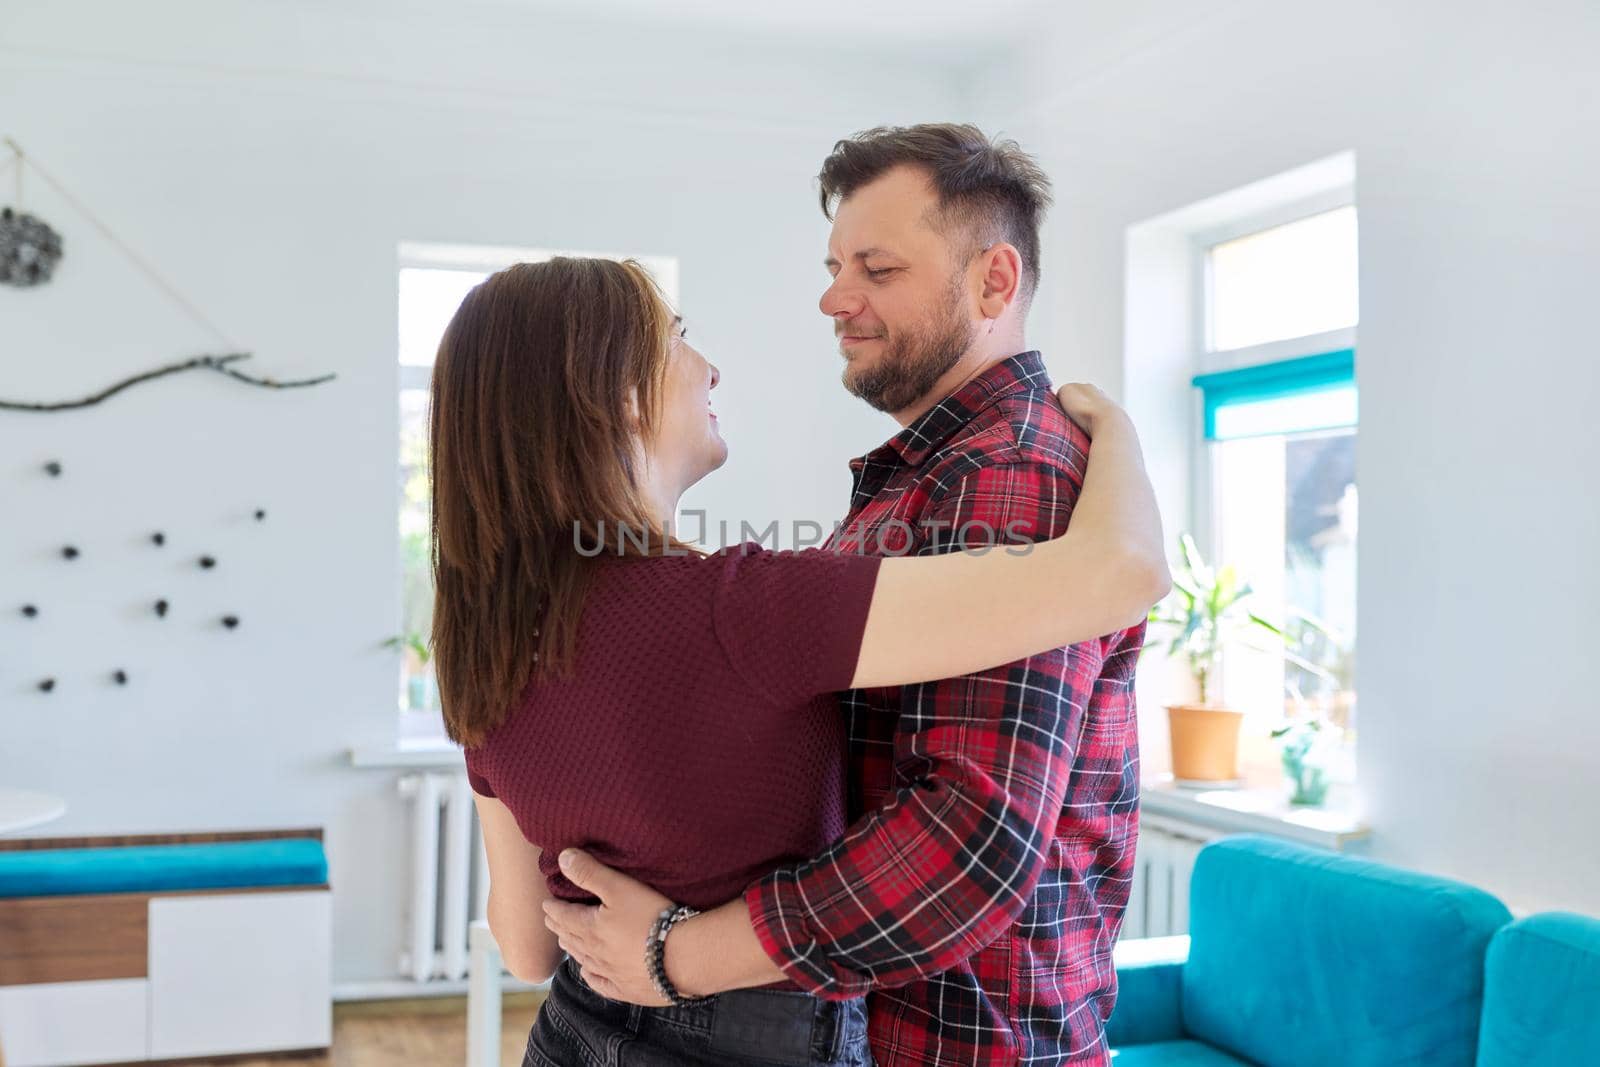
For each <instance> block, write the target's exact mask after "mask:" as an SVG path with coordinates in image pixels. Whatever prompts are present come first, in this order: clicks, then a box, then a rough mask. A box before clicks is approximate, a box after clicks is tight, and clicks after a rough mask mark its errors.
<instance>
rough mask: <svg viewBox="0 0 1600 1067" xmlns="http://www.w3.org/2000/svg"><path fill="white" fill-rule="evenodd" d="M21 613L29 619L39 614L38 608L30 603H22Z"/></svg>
mask: <svg viewBox="0 0 1600 1067" xmlns="http://www.w3.org/2000/svg"><path fill="white" fill-rule="evenodd" d="M22 613H23V614H24V615H26V616H27V617H28V618H30V619H31V618H34V617H35V616H36V615H38V614H39V609H38V608H36V607H34V606H33V605H32V604H24V605H22Z"/></svg>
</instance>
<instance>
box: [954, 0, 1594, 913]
mask: <svg viewBox="0 0 1600 1067" xmlns="http://www.w3.org/2000/svg"><path fill="white" fill-rule="evenodd" d="M1034 41H1035V43H1034V45H1033V46H1032V47H1031V48H1030V49H1029V51H1028V52H1027V54H1026V55H1025V56H1023V57H1021V58H1020V59H1019V61H1018V62H1017V63H1014V64H1011V65H1007V66H1004V67H994V68H992V69H991V70H989V71H988V72H987V74H986V75H985V76H984V77H983V78H982V79H981V81H980V84H979V85H978V86H977V87H976V90H975V91H976V93H977V97H978V100H979V108H980V114H981V115H982V116H983V117H984V119H985V121H987V122H989V123H990V124H991V125H997V126H1003V127H1005V128H1007V129H1009V130H1010V131H1011V132H1013V133H1014V134H1016V135H1017V136H1019V137H1020V138H1021V139H1022V140H1023V142H1024V143H1025V144H1027V145H1029V146H1030V147H1033V148H1035V149H1037V150H1039V152H1040V153H1041V155H1042V156H1043V158H1044V160H1045V162H1046V165H1047V168H1048V170H1049V171H1050V173H1051V174H1052V176H1053V177H1054V179H1055V182H1056V186H1057V189H1058V192H1059V194H1060V198H1059V203H1058V206H1057V207H1056V209H1055V211H1054V212H1053V215H1052V218H1051V221H1050V225H1049V232H1048V236H1047V240H1046V248H1045V263H1044V289H1043V292H1044V293H1045V294H1046V296H1045V300H1044V301H1043V302H1042V304H1041V306H1040V308H1039V310H1038V311H1037V312H1036V327H1037V328H1036V331H1035V340H1036V342H1038V343H1039V344H1040V345H1041V346H1042V347H1043V348H1044V350H1045V351H1046V354H1047V356H1048V357H1049V360H1050V363H1051V366H1052V369H1053V370H1054V372H1055V376H1056V377H1057V378H1068V377H1087V378H1091V379H1096V380H1103V381H1107V382H1110V383H1112V384H1113V385H1115V386H1119V387H1120V388H1121V389H1122V391H1123V393H1124V395H1125V396H1126V397H1127V398H1128V400H1129V403H1130V404H1131V405H1133V407H1134V409H1135V414H1136V415H1137V416H1139V417H1140V418H1141V422H1142V425H1143V428H1144V432H1145V436H1146V441H1147V448H1148V449H1149V450H1150V452H1151V453H1152V457H1153V459H1154V461H1155V462H1154V463H1153V467H1155V468H1156V469H1157V473H1158V476H1159V477H1160V478H1161V479H1162V491H1163V496H1164V498H1165V501H1166V505H1167V507H1166V514H1167V521H1168V524H1169V526H1177V525H1178V524H1180V523H1185V522H1187V519H1186V518H1185V515H1186V509H1187V505H1186V501H1185V495H1186V492H1185V491H1186V487H1185V484H1184V482H1185V479H1186V478H1187V477H1188V470H1187V467H1186V465H1185V464H1183V463H1181V462H1175V461H1174V459H1173V457H1174V456H1175V455H1178V454H1179V453H1178V452H1177V450H1178V449H1179V448H1180V447H1181V445H1182V443H1183V442H1184V441H1185V440H1187V439H1188V435H1189V433H1190V426H1189V424H1188V422H1187V420H1185V419H1182V418H1181V415H1180V414H1179V413H1178V412H1176V411H1174V409H1173V407H1172V405H1171V404H1170V402H1169V400H1168V394H1166V393H1164V392H1163V390H1162V389H1161V388H1160V387H1159V385H1158V384H1157V383H1155V382H1154V381H1152V380H1150V379H1149V378H1142V377H1141V375H1145V374H1147V373H1148V371H1147V369H1146V368H1141V367H1131V366H1125V365H1124V362H1123V358H1122V357H1123V351H1124V340H1125V336H1126V334H1125V323H1124V319H1123V278H1124V251H1125V240H1126V233H1127V229H1128V227H1130V226H1133V225H1135V224H1137V223H1140V222H1142V221H1144V220H1146V219H1149V218H1152V217H1154V216H1157V215H1161V214H1163V213H1166V212H1169V211H1172V210H1175V209H1177V208H1181V207H1183V206H1185V205H1187V204H1190V203H1192V202H1194V201H1197V200H1201V199H1203V198H1206V197H1210V196H1213V195H1216V194H1218V193H1221V192H1224V191H1226V190H1229V189H1232V188H1234V187H1236V186H1240V185H1243V184H1246V183H1249V182H1253V181H1257V180H1259V179H1262V178H1265V177H1268V176H1271V175H1274V174H1277V173H1279V172H1282V171H1285V170H1288V169H1290V168H1292V167H1296V166H1299V165H1301V164H1305V163H1309V162H1311V161H1313V160H1318V159H1322V158H1324V157H1327V156H1330V155H1332V154H1334V153H1336V152H1341V151H1345V150H1354V152H1355V154H1356V160H1357V163H1356V166H1357V201H1358V207H1359V211H1360V216H1361V325H1360V356H1359V363H1358V374H1359V378H1360V385H1361V437H1360V461H1359V462H1360V467H1359V478H1360V484H1361V512H1362V514H1361V519H1362V529H1361V549H1360V553H1361V555H1360V563H1359V588H1360V601H1361V603H1360V619H1359V629H1360V633H1361V637H1360V664H1359V676H1358V687H1359V690H1360V699H1361V735H1360V738H1359V758H1360V765H1361V779H1362V787H1363V791H1364V792H1365V794H1366V797H1367V809H1368V813H1369V815H1370V820H1371V822H1372V823H1373V825H1374V826H1375V827H1376V835H1375V837H1374V840H1373V842H1372V849H1373V854H1374V855H1376V856H1378V857H1379V858H1385V859H1389V860H1393V861H1396V862H1400V863H1404V864H1408V865H1413V866H1417V867H1420V868H1424V869H1429V870H1433V871H1438V872H1441V873H1446V874H1452V875H1456V876H1459V877H1464V878H1467V879H1470V880H1473V881H1475V882H1478V883H1480V884H1483V885H1485V886H1487V887H1489V888H1491V889H1493V890H1495V891H1497V892H1499V893H1500V894H1501V895H1503V896H1504V897H1505V899H1507V900H1508V901H1509V902H1511V903H1513V904H1514V905H1518V906H1525V907H1530V908H1543V907H1557V906H1561V907H1570V908H1576V909H1581V910H1586V911H1589V912H1591V913H1593V912H1596V911H1600V843H1597V839H1596V835H1595V831H1594V812H1595V803H1594V792H1593V786H1594V782H1595V780H1596V778H1597V776H1600V715H1597V714H1596V712H1597V710H1600V709H1597V703H1600V701H1597V700H1596V696H1595V688H1594V681H1593V670H1592V669H1591V665H1592V664H1593V662H1594V650H1593V636H1592V633H1591V630H1592V627H1593V624H1594V610H1593V604H1594V603H1595V598H1596V595H1597V593H1600V574H1597V563H1596V552H1595V548H1596V545H1597V543H1600V504H1597V503H1596V494H1595V489H1596V486H1597V484H1600V450H1597V449H1595V447H1594V445H1593V441H1592V438H1593V437H1594V430H1593V412H1594V408H1595V402H1596V400H1597V399H1600V388H1597V386H1600V383H1597V373H1596V349H1595V327H1594V313H1593V306H1592V305H1593V298H1592V291H1593V289H1594V285H1595V280H1596V278H1597V277H1600V206H1597V203H1596V197H1597V196H1600V184H1597V181H1596V179H1597V176H1600V115H1597V113H1596V110H1595V108H1596V101H1597V100H1600V74H1597V73H1596V72H1597V71H1600V67H1597V66H1596V65H1595V64H1594V62H1593V57H1594V56H1595V55H1596V54H1600V7H1596V6H1595V5H1594V4H1593V3H1589V2H1583V0H1566V2H1546V3H1542V4H1537V5H1528V6H1525V7H1523V8H1519V9H1517V10H1515V11H1514V12H1513V11H1512V9H1510V8H1506V7H1504V6H1503V5H1491V4H1484V3H1469V4H1460V3H1453V2H1445V0H1427V2H1420V3H1412V4H1404V5H1400V4H1390V3H1382V2H1380V0H1350V2H1346V3H1340V4H1331V3H1307V2H1294V3H1281V2H1272V3H1267V2H1246V3H1234V4H1227V5H1213V6H1212V7H1211V9H1210V10H1209V11H1206V12H1196V11H1195V10H1194V9H1193V7H1192V5H1180V4H1176V3H1152V2H1149V0H1145V2H1136V3H1130V4H1125V5H1115V6H1114V7H1113V6H1110V5H1100V6H1095V5H1089V6H1087V7H1085V6H1082V5H1074V6H1073V7H1072V8H1071V9H1070V12H1069V13H1068V14H1066V15H1062V16H1057V19H1056V21H1054V23H1053V24H1051V25H1048V26H1044V25H1041V26H1040V27H1039V28H1038V31H1037V32H1036V33H1035V34H1034ZM1135 325H1136V326H1137V327H1138V328H1139V329H1143V328H1144V324H1135ZM1145 724H1146V731H1147V732H1151V731H1154V732H1159V731H1160V730H1163V729H1164V716H1163V715H1162V713H1161V711H1160V709H1159V706H1158V705H1157V704H1156V703H1155V702H1154V701H1149V700H1147V701H1146V702H1145ZM1157 744H1159V742H1157Z"/></svg>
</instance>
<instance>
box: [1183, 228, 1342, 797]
mask: <svg viewBox="0 0 1600 1067" xmlns="http://www.w3.org/2000/svg"><path fill="white" fill-rule="evenodd" d="M1198 251H1199V254H1200V256H1201V259H1202V264H1201V266H1202V270H1201V275H1202V277H1203V278H1204V280H1205V300H1204V303H1203V306H1204V309H1205V316H1204V319H1205V321H1204V322H1203V324H1201V329H1202V337H1201V340H1202V342H1203V343H1202V344H1201V345H1200V346H1199V347H1200V350H1201V354H1200V357H1199V360H1198V362H1199V368H1200V370H1201V372H1202V373H1200V374H1199V375H1197V376H1196V377H1195V378H1194V384H1195V386H1197V387H1198V389H1199V391H1200V396H1201V403H1202V410H1203V419H1202V426H1203V441H1202V442H1201V443H1200V445H1199V447H1200V448H1201V449H1202V451H1203V453H1204V460H1203V462H1202V463H1201V464H1200V465H1199V477H1200V479H1201V482H1202V485H1201V489H1202V491H1201V493H1200V494H1199V497H1198V499H1199V501H1200V504H1201V511H1202V514H1201V515H1200V516H1198V519H1199V529H1200V532H1201V533H1202V534H1205V533H1209V542H1210V549H1211V552H1210V555H1211V556H1212V557H1213V558H1214V559H1215V561H1217V562H1218V563H1220V564H1229V565H1232V566H1233V567H1234V568H1235V570H1236V571H1237V573H1238V575H1239V578H1240V580H1241V581H1243V582H1248V583H1249V585H1250V587H1251V589H1252V593H1251V596H1250V598H1249V601H1248V605H1249V607H1250V608H1251V609H1252V611H1253V612H1254V613H1255V614H1257V615H1260V616H1262V617H1263V618H1264V619H1266V620H1268V621H1269V622H1270V623H1272V624H1273V625H1274V626H1276V627H1278V628H1280V629H1281V630H1282V632H1283V635H1284V636H1283V638H1281V639H1279V638H1274V637H1273V636H1272V635H1271V634H1270V633H1269V632H1268V631H1267V630H1265V629H1256V630H1254V634H1255V636H1254V637H1251V638H1248V639H1240V640H1237V641H1235V642H1232V643H1230V644H1229V645H1228V646H1227V647H1226V649H1225V651H1224V652H1223V656H1222V663H1221V671H1220V678H1219V681H1220V683H1221V684H1220V691H1219V692H1218V693H1217V694H1216V696H1217V698H1218V699H1219V700H1220V701H1221V702H1222V703H1224V704H1226V705H1227V706H1229V707H1233V708H1237V709H1239V710H1242V711H1245V712H1247V713H1249V714H1252V715H1255V716H1258V717H1259V718H1260V719H1264V720H1267V721H1269V722H1275V721H1276V720H1279V719H1284V718H1287V719H1291V720H1305V719H1317V720H1321V721H1323V722H1324V723H1327V724H1330V725H1331V726H1332V727H1333V731H1332V734H1333V736H1335V737H1338V738H1339V739H1341V740H1343V741H1345V742H1346V745H1345V746H1344V755H1345V759H1346V766H1345V769H1344V776H1348V775H1350V774H1352V773H1353V757H1352V756H1351V753H1352V752H1353V745H1351V744H1349V742H1350V741H1352V740H1353V738H1354V730H1355V725H1356V723H1355V649H1356V580H1355V559H1356V543H1357V531H1358V499H1359V497H1358V491H1357V481H1356V464H1355V455H1356V433H1357V425H1358V416H1359V412H1358V391H1357V387H1356V374H1355V329H1354V328H1355V325H1356V323H1357V318H1358V315H1357V269H1356V209H1355V207H1354V206H1351V205H1344V206H1338V207H1334V208H1332V209H1325V210H1320V211H1318V212H1317V213H1315V214H1306V215H1303V216H1302V217H1300V218H1296V219H1291V220H1289V221H1281V222H1278V223H1277V224H1275V225H1270V226H1260V227H1257V228H1256V229H1254V231H1253V232H1245V233H1239V232H1233V233H1229V234H1226V235H1224V236H1220V237H1219V236H1218V235H1217V234H1215V233H1213V235H1212V237H1211V238H1210V239H1209V240H1201V241H1200V242H1199V245H1198ZM1205 540H1206V538H1205V537H1204V536H1202V542H1203V543H1204V541H1205Z"/></svg>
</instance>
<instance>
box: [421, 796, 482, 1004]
mask: <svg viewBox="0 0 1600 1067" xmlns="http://www.w3.org/2000/svg"><path fill="white" fill-rule="evenodd" d="M400 795H401V796H402V797H405V798H407V799H408V800H409V801H410V820H409V821H410V826H411V892H410V896H409V907H408V909H407V911H408V915H407V920H406V935H407V938H406V948H405V949H404V950H403V951H402V952H401V953H400V974H401V975H402V976H404V977H406V978H409V979H411V980H412V981H414V982H419V983H427V982H434V981H458V980H460V979H462V978H464V977H465V976H466V974H467V960H468V940H467V939H468V931H469V928H470V927H471V924H472V920H473V919H481V918H484V917H485V916H487V914H488V910H489V909H488V904H489V862H488V857H486V856H485V855H484V852H483V836H482V834H481V833H480V832H479V830H478V820H477V811H476V807H475V805H474V804H473V801H472V787H471V786H470V785H469V784H468V783H467V775H466V772H465V771H458V772H455V773H427V774H408V775H405V776H403V777H401V779H400Z"/></svg>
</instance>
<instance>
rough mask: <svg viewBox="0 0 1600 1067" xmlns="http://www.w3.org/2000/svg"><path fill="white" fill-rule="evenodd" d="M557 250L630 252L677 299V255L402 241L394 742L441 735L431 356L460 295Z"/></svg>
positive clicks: (421, 741)
mask: <svg viewBox="0 0 1600 1067" xmlns="http://www.w3.org/2000/svg"><path fill="white" fill-rule="evenodd" d="M557 255H570V256H600V257H602V258H607V259H622V258H632V259H635V260H638V262H639V263H640V264H641V265H642V266H643V267H644V268H645V269H646V270H648V271H649V272H650V274H651V276H652V277H654V278H655V280H656V283H657V284H658V285H660V287H661V291H662V292H663V293H664V294H665V295H666V298H667V300H668V302H669V303H671V304H672V305H673V306H674V307H676V306H677V305H678V261H677V260H676V259H672V258H667V257H662V256H631V257H624V256H622V255H613V254H609V253H595V252H552V251H543V250H538V249H518V248H484V247H469V246H460V245H423V244H412V243H405V244H402V245H401V246H400V269H399V278H398V290H399V349H400V469H399V498H400V516H399V518H400V612H401V618H400V633H399V637H398V640H397V644H398V645H399V646H400V651H401V666H400V699H399V705H400V729H399V742H400V744H401V745H402V746H406V745H429V744H438V743H441V742H442V741H443V738H444V720H443V718H442V717H441V715H440V712H439V698H438V690H437V687H436V686H435V684H434V678H433V671H432V667H431V664H429V663H428V660H427V653H428V648H427V644H428V635H429V634H430V633H431V631H432V628H433V569H432V568H433V565H432V545H431V538H430V531H429V520H428V512H429V481H428V471H427V457H428V395H429V386H430V380H431V376H432V373H433V358H434V354H435V353H436V352H437V351H438V348H439V339H440V338H441V337H442V336H443V335H444V330H445V327H446V326H447V325H448V324H449V322H450V318H451V316H453V315H454V314H455V312H456V308H457V307H459V306H460V305H461V300H462V298H463V297H465V296H466V295H467V293H468V292H469V291H471V290H472V288H473V287H474V286H476V285H477V284H478V283H479V282H481V281H482V280H483V279H484V278H486V277H488V276H489V275H490V274H491V273H493V272H494V271H497V270H500V269H502V268H504V267H508V266H510V265H512V264H513V263H526V262H538V261H540V260H545V259H549V258H551V257H553V256H557Z"/></svg>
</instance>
